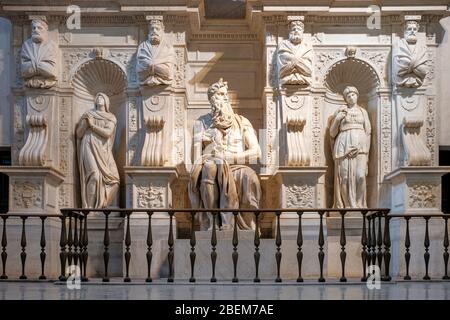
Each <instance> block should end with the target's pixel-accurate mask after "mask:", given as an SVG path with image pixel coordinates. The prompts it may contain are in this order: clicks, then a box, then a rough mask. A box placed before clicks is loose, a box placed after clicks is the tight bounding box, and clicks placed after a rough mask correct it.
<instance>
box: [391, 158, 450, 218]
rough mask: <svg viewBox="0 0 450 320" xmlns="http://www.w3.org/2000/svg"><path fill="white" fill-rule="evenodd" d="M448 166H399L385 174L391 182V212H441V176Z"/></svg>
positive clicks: (449, 170)
mask: <svg viewBox="0 0 450 320" xmlns="http://www.w3.org/2000/svg"><path fill="white" fill-rule="evenodd" d="M448 172H450V167H400V168H398V169H396V170H394V171H393V172H392V173H390V174H388V175H387V176H386V178H385V179H386V180H387V181H389V182H390V183H391V185H392V186H391V199H392V206H391V213H400V214H413V213H420V214H439V213H441V208H440V206H441V177H442V176H443V175H444V174H446V173H448Z"/></svg>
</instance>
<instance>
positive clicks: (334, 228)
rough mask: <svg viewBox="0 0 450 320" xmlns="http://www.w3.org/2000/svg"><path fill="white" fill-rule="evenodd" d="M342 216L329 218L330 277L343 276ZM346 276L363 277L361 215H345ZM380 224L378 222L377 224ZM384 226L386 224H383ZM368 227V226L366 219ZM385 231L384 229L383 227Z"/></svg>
mask: <svg viewBox="0 0 450 320" xmlns="http://www.w3.org/2000/svg"><path fill="white" fill-rule="evenodd" d="M341 223H342V219H341V217H337V216H336V217H328V218H327V229H328V231H327V248H328V264H327V266H328V277H330V278H335V279H338V278H340V277H341V276H342V264H341V259H340V253H341V245H340V239H341ZM344 225H345V240H346V245H345V252H346V254H347V255H346V260H345V277H346V278H361V277H362V275H363V266H362V260H361V250H362V245H361V235H362V228H363V218H362V216H361V215H360V216H359V217H356V216H347V215H346V216H345V219H344ZM377 226H378V224H377ZM381 227H382V228H384V225H382V226H381ZM366 228H368V225H367V221H366ZM366 230H367V229H366ZM381 230H382V231H383V229H381Z"/></svg>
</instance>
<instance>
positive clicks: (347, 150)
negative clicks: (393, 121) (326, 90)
mask: <svg viewBox="0 0 450 320" xmlns="http://www.w3.org/2000/svg"><path fill="white" fill-rule="evenodd" d="M343 96H344V99H345V102H346V103H347V105H346V106H343V107H341V108H339V109H338V110H337V111H336V113H335V114H334V116H333V118H332V121H331V126H330V135H331V145H332V148H333V159H334V207H335V208H366V207H367V196H366V195H367V188H366V177H367V172H368V161H369V149H370V135H371V127H370V121H369V115H368V114H367V111H366V110H365V109H364V108H362V107H360V106H358V96H359V92H358V90H357V89H356V88H355V87H352V86H348V87H346V88H345V89H344V92H343Z"/></svg>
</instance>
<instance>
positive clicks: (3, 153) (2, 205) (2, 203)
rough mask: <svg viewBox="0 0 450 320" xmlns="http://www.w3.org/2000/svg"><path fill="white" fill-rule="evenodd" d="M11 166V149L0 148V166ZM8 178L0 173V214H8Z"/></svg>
mask: <svg viewBox="0 0 450 320" xmlns="http://www.w3.org/2000/svg"><path fill="white" fill-rule="evenodd" d="M10 165H11V148H10V147H0V166H10ZM8 195H9V178H8V176H7V175H6V174H4V173H0V213H6V212H8Z"/></svg>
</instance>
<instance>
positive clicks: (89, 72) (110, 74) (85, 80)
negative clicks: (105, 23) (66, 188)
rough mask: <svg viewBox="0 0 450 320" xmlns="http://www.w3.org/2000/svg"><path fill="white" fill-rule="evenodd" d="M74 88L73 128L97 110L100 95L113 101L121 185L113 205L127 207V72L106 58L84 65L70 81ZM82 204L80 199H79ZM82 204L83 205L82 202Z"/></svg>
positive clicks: (90, 61)
mask: <svg viewBox="0 0 450 320" xmlns="http://www.w3.org/2000/svg"><path fill="white" fill-rule="evenodd" d="M71 85H72V87H73V93H74V94H73V106H74V108H73V121H74V127H75V128H76V125H77V124H78V123H79V121H80V119H81V116H82V115H83V114H84V113H85V112H86V111H88V110H91V109H93V108H94V98H95V95H96V94H97V93H98V92H103V93H105V94H106V95H108V97H109V98H110V103H111V105H110V111H111V112H112V113H113V114H114V115H115V116H116V118H117V128H116V136H115V139H114V146H113V155H114V159H115V161H116V164H117V167H118V169H119V174H120V180H121V186H120V192H119V196H118V197H117V198H116V202H115V203H113V206H119V207H124V204H125V199H124V198H125V192H124V190H125V176H124V172H123V167H124V166H125V157H126V112H125V110H126V94H125V89H126V88H127V76H126V72H125V71H124V70H123V69H122V68H121V67H120V66H119V65H117V64H116V63H115V62H113V61H110V60H106V59H102V58H100V59H92V60H88V61H86V62H84V63H82V64H81V65H80V66H79V67H78V69H77V70H76V71H75V72H74V73H73V76H72V78H71ZM74 179H75V182H76V187H77V188H78V187H79V185H78V184H79V176H78V171H77V173H76V175H75V177H74ZM77 201H81V199H77ZM79 203H81V202H79Z"/></svg>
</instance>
